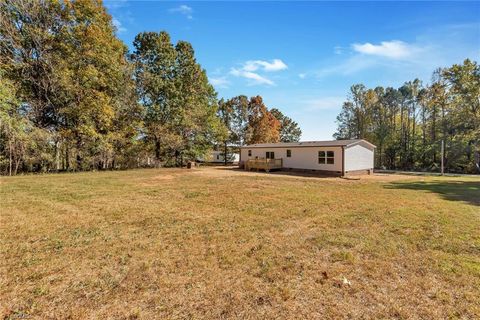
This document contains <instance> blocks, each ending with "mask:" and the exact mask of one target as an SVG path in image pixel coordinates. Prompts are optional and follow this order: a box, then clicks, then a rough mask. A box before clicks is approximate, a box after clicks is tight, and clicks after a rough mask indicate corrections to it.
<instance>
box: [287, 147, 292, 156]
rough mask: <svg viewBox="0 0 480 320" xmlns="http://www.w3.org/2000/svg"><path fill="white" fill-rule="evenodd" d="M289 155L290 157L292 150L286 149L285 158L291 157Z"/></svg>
mask: <svg viewBox="0 0 480 320" xmlns="http://www.w3.org/2000/svg"><path fill="white" fill-rule="evenodd" d="M291 157H292V150H290V149H287V158H291Z"/></svg>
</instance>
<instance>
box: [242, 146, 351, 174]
mask: <svg viewBox="0 0 480 320" xmlns="http://www.w3.org/2000/svg"><path fill="white" fill-rule="evenodd" d="M287 149H289V150H291V151H292V156H291V157H290V158H287ZM248 150H251V151H252V155H251V156H250V157H249V156H248ZM267 151H269V152H275V158H276V159H280V158H282V159H283V167H284V168H292V169H307V170H325V171H336V172H341V171H342V148H341V147H290V148H285V147H281V148H278V147H277V148H251V149H248V148H242V149H241V161H247V160H248V159H255V157H258V158H265V154H266V152H267ZM318 151H333V152H334V154H335V163H334V164H319V163H318Z"/></svg>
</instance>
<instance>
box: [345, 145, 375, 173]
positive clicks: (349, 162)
mask: <svg viewBox="0 0 480 320" xmlns="http://www.w3.org/2000/svg"><path fill="white" fill-rule="evenodd" d="M373 153H374V148H372V147H368V146H367V145H363V144H357V145H354V146H352V147H349V148H346V149H345V171H354V170H368V169H373Z"/></svg>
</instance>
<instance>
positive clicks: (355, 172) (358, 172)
mask: <svg viewBox="0 0 480 320" xmlns="http://www.w3.org/2000/svg"><path fill="white" fill-rule="evenodd" d="M372 173H373V169H365V170H352V171H345V175H346V176H361V175H365V174H372Z"/></svg>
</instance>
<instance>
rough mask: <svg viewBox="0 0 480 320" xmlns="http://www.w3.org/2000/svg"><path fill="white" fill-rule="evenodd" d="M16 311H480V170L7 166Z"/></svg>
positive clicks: (11, 296) (7, 241)
mask: <svg viewBox="0 0 480 320" xmlns="http://www.w3.org/2000/svg"><path fill="white" fill-rule="evenodd" d="M0 201H1V202H0V237H1V238H0V240H1V248H0V249H1V257H0V268H1V269H0V270H1V273H0V281H1V282H0V314H1V316H2V317H3V318H5V319H19V318H28V319H36V318H38V319H155V318H157V319H165V318H169V319H199V318H204V319H223V318H242V319H293V318H295V319H302V318H305V319H331V318H349V319H350V318H363V319H369V318H389V319H407V318H413V319H420V318H421V319H439V318H460V319H478V318H480V303H479V302H480V298H479V297H480V179H475V178H441V177H435V178H432V177H407V176H373V177H365V178H362V179H360V180H344V179H338V178H312V177H294V176H291V175H286V174H264V173H246V172H241V171H236V170H226V169H218V168H202V169H195V170H187V169H183V170H182V169H158V170H153V169H151V170H133V171H125V172H92V173H78V174H58V175H40V176H20V177H12V178H10V177H4V178H0Z"/></svg>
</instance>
